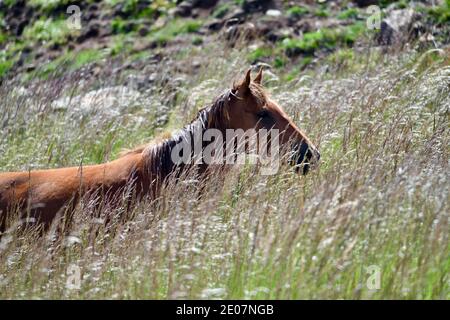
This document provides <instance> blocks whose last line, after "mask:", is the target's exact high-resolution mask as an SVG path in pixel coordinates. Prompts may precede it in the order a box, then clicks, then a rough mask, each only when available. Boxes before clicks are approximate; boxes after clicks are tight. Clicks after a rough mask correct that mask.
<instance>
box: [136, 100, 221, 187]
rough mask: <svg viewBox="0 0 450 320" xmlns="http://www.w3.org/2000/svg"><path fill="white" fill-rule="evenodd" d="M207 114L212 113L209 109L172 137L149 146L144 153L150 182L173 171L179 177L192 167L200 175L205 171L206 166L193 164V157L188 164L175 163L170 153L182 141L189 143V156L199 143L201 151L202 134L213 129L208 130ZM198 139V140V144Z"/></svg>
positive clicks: (163, 177)
mask: <svg viewBox="0 0 450 320" xmlns="http://www.w3.org/2000/svg"><path fill="white" fill-rule="evenodd" d="M209 112H212V111H211V108H208V109H205V110H203V111H202V112H200V114H199V116H198V117H197V118H196V119H195V120H194V121H193V122H191V123H190V124H189V125H187V126H186V127H184V128H183V129H181V130H179V131H178V132H177V133H175V134H173V135H172V137H170V138H168V139H167V140H165V141H163V142H161V143H159V144H157V145H154V146H149V147H148V148H147V149H146V150H145V151H144V154H145V155H144V157H145V158H146V159H145V161H146V163H147V171H148V173H149V174H150V179H151V180H159V181H163V180H164V179H165V178H166V177H167V176H168V175H170V174H172V173H173V172H174V171H175V170H177V175H180V174H181V173H182V172H183V171H184V170H186V169H187V168H191V167H192V166H196V167H197V168H198V169H199V171H200V173H202V172H203V171H205V169H206V168H207V164H201V165H196V164H195V163H194V162H195V161H194V159H195V156H194V157H191V160H190V161H189V163H175V162H174V161H173V159H172V151H173V149H174V148H175V146H176V145H178V144H180V143H182V142H183V141H184V142H185V141H190V143H191V148H190V149H191V156H192V155H193V153H194V152H195V149H196V148H197V147H198V145H196V144H198V143H201V148H202V150H203V148H204V145H203V140H202V137H203V134H204V132H205V131H206V130H207V129H213V128H210V126H209V124H208V113H209ZM198 139H200V142H199V140H198Z"/></svg>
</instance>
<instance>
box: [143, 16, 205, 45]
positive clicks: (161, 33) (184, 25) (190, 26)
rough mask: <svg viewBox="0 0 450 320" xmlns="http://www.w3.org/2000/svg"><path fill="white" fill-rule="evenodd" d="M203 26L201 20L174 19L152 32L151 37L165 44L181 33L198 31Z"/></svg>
mask: <svg viewBox="0 0 450 320" xmlns="http://www.w3.org/2000/svg"><path fill="white" fill-rule="evenodd" d="M201 26H202V21H200V20H189V19H184V20H181V19H174V20H171V21H169V22H168V23H167V24H165V25H164V26H163V27H162V28H159V29H157V30H154V31H153V32H151V34H150V35H149V39H150V41H152V42H155V43H157V44H159V45H165V44H166V43H167V42H169V41H170V40H172V39H173V38H174V37H176V36H178V35H180V34H185V33H195V32H197V31H198V30H199V29H200V27H201Z"/></svg>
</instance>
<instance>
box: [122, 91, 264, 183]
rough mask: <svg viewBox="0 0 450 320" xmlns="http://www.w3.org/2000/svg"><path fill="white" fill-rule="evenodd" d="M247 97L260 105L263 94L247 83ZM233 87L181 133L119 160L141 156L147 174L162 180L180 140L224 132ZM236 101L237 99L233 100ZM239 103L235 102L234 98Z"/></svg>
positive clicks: (171, 163)
mask: <svg viewBox="0 0 450 320" xmlns="http://www.w3.org/2000/svg"><path fill="white" fill-rule="evenodd" d="M249 89H250V93H251V95H252V96H253V97H254V99H255V100H256V101H258V103H264V101H265V100H266V99H267V94H266V92H265V91H264V89H263V88H262V86H260V85H258V84H256V83H251V84H250V86H249ZM236 90H237V86H236V85H234V86H233V89H230V90H227V91H225V92H223V93H222V94H220V95H219V96H218V97H217V98H216V99H215V100H214V102H213V103H212V104H211V105H209V106H206V107H204V108H202V109H200V110H199V111H198V113H197V116H196V117H195V118H194V120H192V121H191V122H190V123H189V124H188V125H186V126H185V127H184V128H183V129H181V130H178V131H177V132H176V133H174V134H172V135H171V136H170V137H164V138H162V139H161V138H159V139H156V141H155V140H154V141H152V142H150V143H147V144H144V145H140V146H138V147H136V148H134V149H131V150H126V151H125V152H123V153H121V155H120V156H121V157H123V156H126V155H130V154H139V153H140V154H142V156H143V159H144V163H145V164H146V167H147V170H148V172H150V173H152V174H157V175H158V176H162V177H165V176H167V175H168V174H169V173H170V172H171V171H172V169H173V167H174V163H173V161H172V159H171V151H172V148H173V147H174V146H175V145H176V144H178V143H180V142H181V141H182V140H187V139H191V140H190V141H192V138H193V135H194V132H195V131H196V130H201V131H202V132H203V131H204V130H206V129H209V128H215V129H218V130H225V129H226V127H227V123H228V121H229V120H230V119H229V113H228V110H229V108H228V106H229V102H230V101H231V98H232V96H234V97H236V94H235V92H236ZM236 98H238V97H236ZM238 99H239V98H238Z"/></svg>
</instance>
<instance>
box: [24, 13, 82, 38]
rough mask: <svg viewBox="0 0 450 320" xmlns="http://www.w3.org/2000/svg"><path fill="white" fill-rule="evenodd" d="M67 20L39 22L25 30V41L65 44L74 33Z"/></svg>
mask: <svg viewBox="0 0 450 320" xmlns="http://www.w3.org/2000/svg"><path fill="white" fill-rule="evenodd" d="M73 32H74V31H72V30H71V29H70V28H69V26H68V24H67V21H66V20H65V19H61V20H53V19H52V18H48V19H42V20H37V21H36V22H35V23H34V24H33V25H31V26H29V27H27V28H25V30H24V32H23V39H24V40H25V41H31V42H36V41H39V42H48V43H49V44H64V43H66V41H67V37H68V36H69V35H70V34H71V33H73Z"/></svg>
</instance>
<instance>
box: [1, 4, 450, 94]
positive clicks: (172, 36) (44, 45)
mask: <svg viewBox="0 0 450 320" xmlns="http://www.w3.org/2000/svg"><path fill="white" fill-rule="evenodd" d="M70 5H75V6H76V7H69V6H70ZM374 5H375V6H376V7H374ZM449 5H450V1H449V0H445V1H442V0H441V1H435V0H429V1H420V2H419V1H406V0H403V1H388V0H383V1H374V0H356V1H349V0H337V1H326V0H317V1H314V0H307V1H281V0H184V1H180V0H105V1H100V2H98V1H92V0H85V1H68V0H52V1H43V0H31V1H24V0H17V1H14V0H0V49H1V52H0V78H1V79H3V81H4V80H5V79H13V78H15V79H16V80H17V79H18V78H20V81H28V80H30V79H36V78H38V79H46V78H48V77H49V76H50V75H54V74H55V73H57V70H59V71H61V70H63V72H66V71H67V70H69V71H76V70H79V69H81V68H85V67H87V66H88V67H90V68H91V67H92V68H93V69H94V71H93V72H94V74H95V72H97V73H98V72H100V70H101V69H102V68H101V67H102V65H104V62H105V60H108V61H114V60H115V59H119V60H120V63H118V68H125V69H128V70H130V69H131V70H136V71H140V70H142V68H143V66H146V65H148V64H149V61H150V62H151V63H157V62H158V61H161V59H165V60H168V61H169V63H168V64H167V65H168V67H167V71H168V72H169V73H174V74H180V73H181V74H192V73H195V70H196V68H198V67H199V66H201V64H202V61H201V60H200V59H199V60H197V59H195V57H192V56H190V55H188V58H189V59H186V56H183V53H182V52H186V51H187V50H188V48H192V47H196V48H201V50H202V51H207V50H208V47H209V46H210V45H211V44H212V43H215V42H219V43H223V44H225V45H226V46H228V47H230V48H239V49H240V50H242V58H243V59H246V60H247V62H248V64H257V63H264V64H267V65H268V66H270V67H272V68H277V69H279V70H282V73H283V74H285V76H286V77H287V79H289V78H293V77H295V76H296V75H297V74H298V72H300V71H302V70H304V69H307V68H311V67H313V66H315V65H321V64H322V63H323V61H324V59H325V60H326V59H331V60H333V61H334V62H336V61H338V62H340V63H343V64H345V63H346V61H348V60H351V59H352V55H353V51H352V50H349V49H352V48H354V49H355V50H366V49H367V48H369V47H370V48H381V49H382V51H389V50H402V49H404V48H405V47H406V48H419V49H421V48H441V47H446V46H447V45H448V43H449V41H450V40H449V39H450V37H449V35H450V31H449V29H450V27H449V26H450V8H449ZM78 9H79V11H78ZM78 12H79V13H80V15H79V17H80V20H79V22H78V21H77V17H78ZM191 58H192V59H191ZM119 60H118V61H119ZM61 66H63V67H61ZM95 67H97V69H96V68H95ZM95 70H96V71H95ZM116 71H118V70H116ZM143 81H144V82H148V81H151V79H148V78H146V79H144V80H143ZM143 85H145V84H143Z"/></svg>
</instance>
